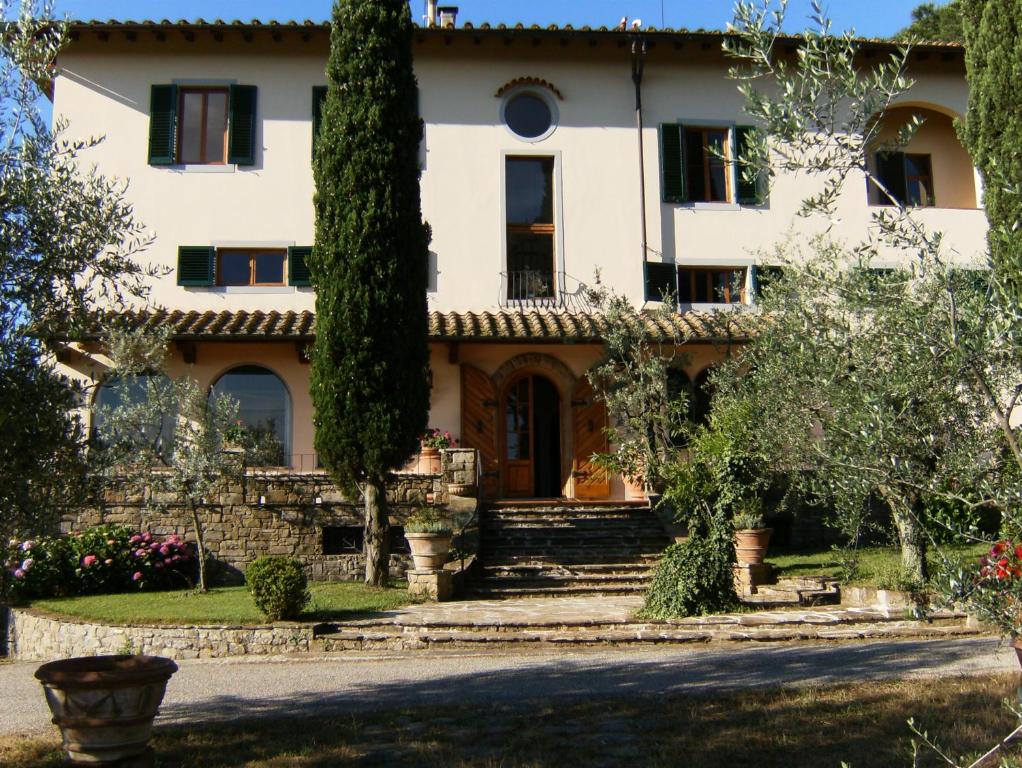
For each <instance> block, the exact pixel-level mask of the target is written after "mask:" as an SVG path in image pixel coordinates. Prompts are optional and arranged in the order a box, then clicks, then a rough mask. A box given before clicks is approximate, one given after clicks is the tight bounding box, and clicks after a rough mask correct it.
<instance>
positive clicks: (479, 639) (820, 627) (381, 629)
mask: <svg viewBox="0 0 1022 768" xmlns="http://www.w3.org/2000/svg"><path fill="white" fill-rule="evenodd" d="M805 613H806V612H798V611H779V612H777V614H776V617H775V618H771V615H770V613H769V612H765V613H757V614H732V615H729V616H724V617H705V618H701V619H686V620H680V621H675V622H663V623H654V622H642V621H634V622H632V621H626V622H605V623H600V622H590V623H574V624H573V623H571V622H564V623H553V624H528V623H523V624H513V625H512V624H496V623H483V624H459V623H456V622H436V623H430V624H414V625H401V624H395V623H382V622H379V623H373V622H371V621H369V622H361V623H358V624H354V623H353V624H349V625H344V626H338V627H335V628H334V629H333V630H332V631H325V632H322V633H320V634H319V636H318V637H317V638H316V639H315V640H314V642H313V644H314V646H315V647H316V649H317V650H319V651H321V652H325V653H331V652H339V651H349V650H417V649H428V648H434V647H464V648H471V647H474V648H479V647H481V646H484V645H497V646H521V647H525V646H530V645H531V646H542V645H551V646H558V645H576V646H599V645H665V644H686V643H707V642H750V641H757V642H784V641H791V640H868V639H881V638H924V639H937V638H948V637H958V636H968V635H979V634H983V631H982V630H980V629H977V628H972V627H968V626H966V624H965V622H964V621H963V620H962V618H961V617H957V616H948V617H944V618H940V619H937V620H935V621H933V622H931V623H926V622H917V621H910V620H906V619H905V618H903V616H902V615H900V614H899V615H885V614H882V613H878V612H875V611H865V610H863V611H860V612H859V615H855V614H854V613H852V612H850V611H840V610H838V611H834V610H833V609H832V612H830V613H827V612H824V611H819V612H810V613H808V615H804V616H800V614H805Z"/></svg>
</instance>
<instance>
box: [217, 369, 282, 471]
mask: <svg viewBox="0 0 1022 768" xmlns="http://www.w3.org/2000/svg"><path fill="white" fill-rule="evenodd" d="M225 395H227V396H230V397H232V398H233V399H234V400H236V401H237V402H238V420H239V421H241V422H242V424H244V425H245V426H246V427H248V430H249V432H250V433H251V434H252V436H253V437H254V438H255V441H256V444H257V454H258V456H259V457H260V460H258V461H257V462H256V463H259V464H266V465H268V466H285V465H287V464H289V463H290V456H291V395H290V394H289V393H288V391H287V387H285V386H284V382H283V381H281V379H280V377H279V376H277V374H275V373H274V372H273V371H271V370H269V369H268V368H263V367H262V366H259V365H243V366H241V367H239V368H233V369H231V370H230V371H228V372H227V373H225V374H224V375H223V376H221V377H220V378H219V379H218V380H217V382H216V384H214V385H213V389H212V391H211V392H210V397H211V398H214V399H215V398H217V397H222V396H225Z"/></svg>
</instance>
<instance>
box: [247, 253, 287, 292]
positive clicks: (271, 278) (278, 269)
mask: <svg viewBox="0 0 1022 768" xmlns="http://www.w3.org/2000/svg"><path fill="white" fill-rule="evenodd" d="M253 259H254V261H255V282H256V284H258V285H267V284H270V285H282V284H283V283H284V252H283V251H266V252H263V253H256V254H254V256H253Z"/></svg>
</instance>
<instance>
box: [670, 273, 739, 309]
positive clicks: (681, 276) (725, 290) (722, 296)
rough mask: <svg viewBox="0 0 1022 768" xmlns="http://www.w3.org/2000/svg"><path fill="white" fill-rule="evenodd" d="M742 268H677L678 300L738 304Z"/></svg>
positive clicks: (695, 302)
mask: <svg viewBox="0 0 1022 768" xmlns="http://www.w3.org/2000/svg"><path fill="white" fill-rule="evenodd" d="M744 288H745V270H744V269H713V268H710V269H679V270H678V301H679V302H680V303H682V304H740V303H741V302H742V299H743V294H744Z"/></svg>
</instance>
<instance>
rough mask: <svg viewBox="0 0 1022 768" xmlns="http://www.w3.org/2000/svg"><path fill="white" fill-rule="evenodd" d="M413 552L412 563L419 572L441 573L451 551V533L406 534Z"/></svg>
mask: <svg viewBox="0 0 1022 768" xmlns="http://www.w3.org/2000/svg"><path fill="white" fill-rule="evenodd" d="M405 538H406V539H408V546H409V548H410V549H411V550H412V562H413V563H414V564H415V569H416V570H418V571H439V570H440V569H442V568H443V567H444V563H446V562H447V553H448V552H450V551H451V539H452V538H453V537H452V535H451V534H450V533H405Z"/></svg>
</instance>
